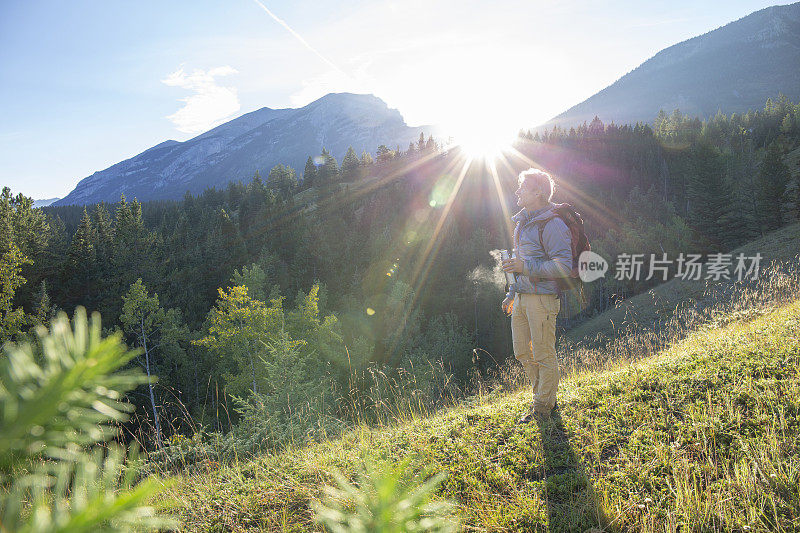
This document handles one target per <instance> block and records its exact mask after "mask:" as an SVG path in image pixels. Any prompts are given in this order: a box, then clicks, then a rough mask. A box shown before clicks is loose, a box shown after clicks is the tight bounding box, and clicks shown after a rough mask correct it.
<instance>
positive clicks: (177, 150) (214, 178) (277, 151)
mask: <svg viewBox="0 0 800 533" xmlns="http://www.w3.org/2000/svg"><path fill="white" fill-rule="evenodd" d="M420 132H424V133H425V134H426V136H427V135H428V134H430V133H432V128H431V127H426V126H421V127H409V126H407V125H406V123H405V121H404V120H403V117H402V116H401V115H400V113H399V112H398V111H397V110H396V109H389V107H388V106H387V105H386V104H385V103H384V102H383V100H381V99H379V98H377V97H375V96H372V95H358V94H349V93H337V94H328V95H326V96H324V97H322V98H320V99H319V100H316V101H314V102H312V103H310V104H308V105H307V106H305V107H302V108H299V109H270V108H266V107H265V108H262V109H259V110H257V111H253V112H252V113H247V114H245V115H242V116H241V117H238V118H236V119H234V120H231V121H230V122H226V123H225V124H222V125H220V126H218V127H216V128H214V129H212V130H210V131H207V132H206V133H203V134H201V135H198V136H197V137H195V138H193V139H190V140H188V141H185V142H178V141H171V140H170V141H165V142H163V143H161V144H158V145H156V146H153V147H152V148H149V149H148V150H145V151H144V152H142V153H141V154H139V155H136V156H134V157H132V158H130V159H127V160H125V161H122V162H120V163H117V164H116V165H113V166H111V167H109V168H107V169H105V170H101V171H99V172H95V173H94V174H92V175H91V176H89V177H87V178H84V179H83V180H81V181H80V183H78V185H77V186H76V187H75V189H74V190H73V191H72V192H70V193H69V194H68V195H67V196H66V197H64V198H62V199H61V200H59V201H57V202H55V203H54V205H71V204H91V203H96V202H100V201H109V202H115V201H117V200H119V197H120V195H121V194H125V196H126V197H128V198H133V197H136V198H138V199H139V200H158V199H178V198H181V197H182V196H183V195H184V194H185V193H186V191H191V192H192V193H199V192H202V191H203V190H204V189H205V188H207V187H212V186H213V187H217V188H220V187H222V186H224V185H225V184H226V183H228V182H229V181H232V180H249V179H250V178H251V177H252V176H253V174H254V173H255V172H256V171H259V172H261V174H262V176H264V177H266V175H267V173H268V172H269V170H270V169H271V168H272V167H273V166H274V165H276V164H279V163H281V164H286V165H290V166H292V167H294V168H295V169H296V170H297V171H298V174H299V175H301V174H302V172H303V167H304V165H305V162H306V159H307V158H308V156H310V155H311V156H313V155H316V154H319V153H320V151H321V150H322V148H323V147H325V148H327V149H328V151H329V152H330V153H331V154H333V156H334V157H336V158H337V160H338V161H339V162H341V159H342V157H343V156H344V154H345V152H346V151H347V148H348V146H352V147H353V148H354V149H355V150H356V152H357V153H358V154H359V155H360V154H361V152H362V151H363V150H366V151H368V152H373V153H374V151H375V149H376V148H377V147H378V146H379V145H381V144H386V145H387V146H390V147H392V148H393V147H395V146H397V145H399V146H401V147H403V148H405V147H406V146H408V143H409V142H410V141H412V140H416V139H417V138H418V137H419V134H420Z"/></svg>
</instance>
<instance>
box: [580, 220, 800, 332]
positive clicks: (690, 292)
mask: <svg viewBox="0 0 800 533" xmlns="http://www.w3.org/2000/svg"><path fill="white" fill-rule="evenodd" d="M798 243H800V223H798V224H792V225H789V226H786V227H784V228H781V229H779V230H776V231H774V232H771V233H769V234H768V235H765V236H764V237H762V238H760V239H756V240H754V241H751V242H749V243H747V244H745V245H743V246H741V247H739V248H736V249H735V250H733V251H732V252H731V253H732V254H733V256H734V257H735V256H736V255H737V254H739V253H743V254H745V256H747V257H750V256H754V255H755V254H756V253H760V254H761V258H762V259H761V268H762V269H764V268H766V267H767V265H769V264H770V263H771V262H778V263H783V262H787V261H792V260H793V261H794V262H795V263H797V254H798V253H800V248H798ZM723 288H724V286H721V285H720V283H718V282H717V283H715V282H711V281H704V280H699V281H692V280H682V279H679V278H673V279H671V280H669V281H667V282H666V283H662V284H661V285H658V286H657V287H654V288H653V289H651V290H649V291H647V292H645V293H642V294H639V295H636V296H634V297H632V298H628V299H626V300H623V301H622V302H620V304H619V305H618V306H617V307H616V308H615V309H610V310H608V311H606V312H604V313H602V314H601V315H598V316H596V317H594V318H592V319H591V320H588V321H587V322H584V323H583V324H581V325H579V326H577V327H575V328H572V329H570V330H569V331H568V332H567V333H566V335H565V337H566V338H567V339H569V340H570V341H572V342H581V341H587V340H590V339H592V338H595V337H598V336H601V337H606V338H614V337H616V336H618V335H619V334H620V333H621V332H623V331H625V330H626V329H628V325H629V324H635V325H636V326H637V327H642V326H645V325H650V324H653V323H655V322H656V321H658V320H660V319H664V318H667V317H670V316H671V315H672V314H673V313H674V312H675V310H676V308H677V307H678V306H683V307H686V306H690V305H692V304H694V303H699V304H700V306H701V307H704V306H705V302H704V300H707V299H709V298H713V299H714V300H715V301H714V303H717V300H718V299H719V293H720V292H721V291H722V289H723Z"/></svg>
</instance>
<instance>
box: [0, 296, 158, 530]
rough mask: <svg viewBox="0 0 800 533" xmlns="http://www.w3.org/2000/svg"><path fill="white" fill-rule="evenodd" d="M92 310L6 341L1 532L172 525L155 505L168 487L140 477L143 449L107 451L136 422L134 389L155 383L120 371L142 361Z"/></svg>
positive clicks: (0, 413)
mask: <svg viewBox="0 0 800 533" xmlns="http://www.w3.org/2000/svg"><path fill="white" fill-rule="evenodd" d="M100 331H101V330H100V315H99V314H97V313H95V314H93V315H92V318H91V320H90V321H89V320H87V318H86V312H85V311H84V309H83V308H78V309H77V310H76V312H75V316H74V320H73V323H72V326H71V327H70V323H69V320H68V318H67V316H66V315H65V314H64V313H61V314H60V315H59V316H58V317H57V318H56V319H54V320H53V322H52V324H51V328H50V331H47V329H46V328H44V327H39V328H37V330H36V333H37V336H38V342H36V343H23V344H18V345H17V344H6V345H5V346H4V347H3V352H4V354H3V357H2V359H0V525H1V527H0V529H2V530H3V531H36V532H54V531H70V532H73V531H92V532H94V531H125V530H141V529H152V528H157V527H168V526H169V525H170V524H171V521H170V520H169V519H167V518H165V517H159V516H158V514H157V512H156V510H155V509H153V508H152V507H151V506H149V505H148V502H149V501H150V499H151V498H152V497H153V496H154V495H155V494H156V493H157V492H158V491H159V488H160V487H161V486H162V485H163V482H161V481H159V480H156V479H155V478H150V479H145V480H137V477H138V474H137V470H136V468H134V466H135V463H136V461H135V455H136V454H135V451H133V452H132V453H131V454H128V450H126V448H125V447H123V446H121V445H118V444H107V445H101V444H100V443H104V442H105V441H107V440H109V439H110V438H111V437H113V436H114V435H115V434H116V429H115V427H114V425H113V424H114V423H119V422H122V421H124V420H126V419H127V413H128V412H129V411H130V410H131V409H132V407H131V405H130V404H128V403H126V402H125V401H124V395H125V393H126V392H128V391H130V390H132V389H134V388H135V387H137V386H138V385H139V384H141V383H144V382H146V378H145V377H144V376H143V375H141V373H140V372H138V371H133V370H120V369H121V368H123V367H124V366H125V365H126V364H127V363H128V361H130V360H131V359H132V358H133V357H135V356H136V355H137V352H136V351H131V350H128V349H127V348H126V347H125V345H124V344H122V342H121V341H120V337H119V335H118V334H115V335H112V336H110V337H107V338H101V333H100Z"/></svg>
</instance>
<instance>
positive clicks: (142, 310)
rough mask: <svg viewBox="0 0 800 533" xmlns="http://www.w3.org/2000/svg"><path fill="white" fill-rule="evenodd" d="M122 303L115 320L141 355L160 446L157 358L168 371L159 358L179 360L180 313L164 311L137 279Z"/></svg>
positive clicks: (155, 296) (156, 298)
mask: <svg viewBox="0 0 800 533" xmlns="http://www.w3.org/2000/svg"><path fill="white" fill-rule="evenodd" d="M122 301H123V304H122V315H121V316H120V317H119V320H120V323H121V324H122V328H123V329H124V331H125V332H126V333H127V334H128V335H129V336H130V337H131V338H132V339H133V344H134V345H135V346H136V347H138V348H140V349H141V350H142V354H143V355H144V365H143V366H144V368H145V372H146V373H147V387H148V393H149V398H150V408H151V410H152V413H153V420H154V423H155V431H156V443H157V444H158V445H159V446H161V423H160V416H159V407H160V404H159V403H157V402H156V397H155V393H154V391H153V384H154V382H155V374H156V369H157V367H158V365H157V364H156V361H157V355H158V354H162V357H161V360H162V365H161V366H162V368H169V367H170V366H171V365H169V364H164V363H166V362H167V358H165V357H163V355H164V353H165V352H166V353H169V354H170V356H171V359H173V361H174V360H177V359H180V358H181V357H180V354H181V353H182V350H181V348H180V346H179V341H180V339H181V337H183V336H185V335H186V334H187V332H186V331H185V330H184V329H183V326H182V324H181V319H180V313H179V312H178V311H177V310H174V309H170V310H169V311H164V309H163V308H162V307H161V305H160V304H159V301H158V294H155V293H154V294H153V295H152V296H150V295H149V294H148V292H147V288H146V287H145V286H144V284H143V283H142V279H141V278H139V279H137V280H136V281H135V282H134V283H133V284H132V285H131V287H130V290H129V291H128V293H127V294H125V295H124V296H123V297H122ZM172 366H174V365H172ZM162 375H163V374H162Z"/></svg>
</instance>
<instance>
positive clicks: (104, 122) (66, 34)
mask: <svg viewBox="0 0 800 533" xmlns="http://www.w3.org/2000/svg"><path fill="white" fill-rule="evenodd" d="M769 5H774V3H773V2H768V1H745V0H731V1H726V2H696V1H688V0H674V1H671V2H668V1H658V2H636V1H617V2H613V1H611V2H597V1H588V0H578V1H569V0H545V1H538V0H525V1H503V0H498V1H495V2H491V3H489V2H478V1H470V0H466V1H464V0H462V1H450V0H441V1H431V0H427V1H417V0H405V1H400V0H398V1H379V2H363V1H362V2H358V1H352V2H325V1H316V2H306V1H299V0H297V1H293V2H284V1H280V2H278V1H269V0H261V4H259V2H257V1H256V0H227V1H208V0H195V1H191V2H182V1H177V0H176V1H169V2H151V1H144V0H143V1H139V2H133V3H131V2H122V1H114V0H109V1H99V0H98V1H80V0H74V1H72V2H63V1H42V2H23V1H15V0H3V1H2V3H1V4H0V116H2V121H0V184H1V185H3V186H6V185H7V186H10V187H11V188H12V192H14V193H15V194H16V193H17V192H22V193H24V194H26V195H28V196H32V197H34V198H49V197H53V196H59V197H61V196H64V195H66V194H67V193H68V192H69V191H70V190H72V188H73V187H74V186H75V184H76V183H77V182H78V181H79V180H81V179H82V178H84V177H86V176H88V175H90V174H91V173H93V172H95V171H97V170H102V169H104V168H106V167H108V166H110V165H112V164H114V163H116V162H119V161H121V160H123V159H127V158H129V157H131V156H133V155H135V154H137V153H139V152H141V151H143V150H145V149H147V148H149V147H150V146H153V145H155V144H157V143H159V142H162V141H164V140H167V139H176V140H180V141H183V140H186V139H189V138H191V137H194V136H195V135H197V134H198V133H200V132H202V131H205V130H207V129H209V128H210V127H213V126H214V125H216V124H219V123H221V122H225V121H227V120H230V119H231V118H234V117H236V116H239V115H241V114H243V113H246V112H248V111H252V110H255V109H258V108H261V107H264V106H267V107H298V106H302V105H305V104H307V103H309V102H311V101H313V100H315V99H316V98H319V97H320V96H322V95H324V94H327V93H329V92H340V91H350V92H371V93H373V94H376V95H377V96H379V97H381V98H383V99H384V100H385V101H386V102H387V103H388V104H389V105H390V106H391V107H396V108H398V109H399V110H400V112H401V113H402V114H403V116H404V117H405V118H406V121H407V122H408V123H409V124H412V125H419V124H430V123H436V124H442V125H445V126H446V127H448V128H450V129H451V130H452V131H454V132H455V133H456V134H458V133H459V132H464V133H465V135H468V134H469V130H470V128H472V129H475V128H476V127H478V126H479V127H480V128H481V129H483V130H487V129H488V130H489V131H491V132H495V133H496V134H497V135H498V136H502V135H513V134H514V133H515V132H516V131H517V130H518V129H519V128H520V127H531V126H534V125H536V124H538V123H541V122H543V121H545V120H547V119H548V118H550V117H552V116H553V115H555V114H557V113H559V112H561V111H563V110H565V109H566V108H568V107H570V106H571V105H573V104H575V103H578V102H579V101H582V100H584V99H585V98H587V97H589V96H591V95H592V94H594V93H596V92H597V91H599V90H600V89H602V88H603V87H605V86H607V85H609V84H610V83H612V82H613V81H614V80H616V79H617V78H619V77H620V76H622V75H624V74H625V73H627V72H629V71H630V70H631V69H633V68H635V67H636V66H638V65H639V64H640V63H642V62H643V61H645V60H646V59H648V58H650V57H652V56H653V55H654V54H655V53H656V52H658V51H659V50H661V49H662V48H665V47H667V46H670V45H672V44H675V43H677V42H680V41H682V40H685V39H688V38H690V37H693V36H695V35H699V34H702V33H705V32H707V31H710V30H713V29H715V28H717V27H719V26H722V25H724V24H726V23H728V22H731V21H733V20H736V19H738V18H741V17H743V16H745V15H747V14H749V13H751V12H753V11H756V10H758V9H761V8H763V7H767V6H769ZM268 12H269V13H268ZM270 13H272V15H270ZM275 17H277V18H278V19H280V20H281V21H283V23H284V24H285V25H283V24H281V23H279V21H278V20H276V18H275ZM286 26H288V28H290V29H291V31H290V30H289V29H287V27H286Z"/></svg>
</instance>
